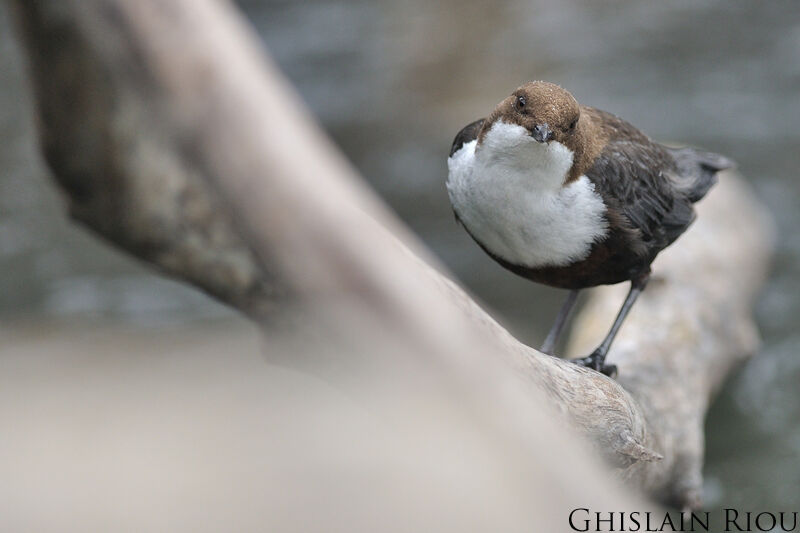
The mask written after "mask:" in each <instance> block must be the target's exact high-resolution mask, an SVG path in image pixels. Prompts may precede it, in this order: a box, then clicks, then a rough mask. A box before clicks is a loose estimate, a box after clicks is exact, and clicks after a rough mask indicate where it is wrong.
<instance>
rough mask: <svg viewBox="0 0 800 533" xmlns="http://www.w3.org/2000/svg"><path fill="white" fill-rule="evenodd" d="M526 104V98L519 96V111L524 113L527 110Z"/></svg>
mask: <svg viewBox="0 0 800 533" xmlns="http://www.w3.org/2000/svg"><path fill="white" fill-rule="evenodd" d="M526 103H527V102H526V101H525V97H524V96H517V111H522V110H523V109H525V104H526Z"/></svg>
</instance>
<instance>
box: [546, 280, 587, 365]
mask: <svg viewBox="0 0 800 533" xmlns="http://www.w3.org/2000/svg"><path fill="white" fill-rule="evenodd" d="M578 292H579V289H574V290H571V291H569V295H568V296H567V299H566V300H564V305H562V306H561V310H560V311H559V312H558V316H557V317H556V321H555V323H553V327H552V328H550V333H548V334H547V337H546V338H545V339H544V343H543V344H542V347H541V348H540V349H539V351H540V352H542V353H546V354H547V355H553V350H554V349H555V347H556V344H557V343H558V339H559V337H561V332H562V331H564V326H565V325H566V324H567V322H568V320H569V315H570V313H571V312H572V309H573V308H574V307H575V302H576V301H578Z"/></svg>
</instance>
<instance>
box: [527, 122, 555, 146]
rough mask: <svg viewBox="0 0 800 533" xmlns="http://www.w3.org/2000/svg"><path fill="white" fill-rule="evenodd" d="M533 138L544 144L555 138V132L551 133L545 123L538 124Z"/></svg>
mask: <svg viewBox="0 0 800 533" xmlns="http://www.w3.org/2000/svg"><path fill="white" fill-rule="evenodd" d="M531 137H533V138H534V139H535V140H536V141H537V142H540V143H544V142H547V141H549V140H550V139H552V138H553V132H552V131H550V127H549V126H548V125H547V122H545V123H544V124H537V125H535V126H534V127H533V131H531Z"/></svg>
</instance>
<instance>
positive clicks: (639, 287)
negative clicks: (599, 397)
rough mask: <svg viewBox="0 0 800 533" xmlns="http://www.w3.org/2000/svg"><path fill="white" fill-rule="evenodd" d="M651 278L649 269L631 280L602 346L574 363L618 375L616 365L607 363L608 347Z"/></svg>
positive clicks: (607, 373) (609, 374)
mask: <svg viewBox="0 0 800 533" xmlns="http://www.w3.org/2000/svg"><path fill="white" fill-rule="evenodd" d="M649 279H650V272H649V271H648V272H647V273H645V274H642V275H640V276H638V277H636V278H634V279H632V280H631V290H630V291H628V296H627V297H626V298H625V302H624V303H623V304H622V308H621V309H620V310H619V313H618V314H617V318H616V319H615V320H614V324H613V325H612V326H611V330H609V332H608V335H606V338H605V339H603V342H602V343H600V346H598V347H597V349H596V350H595V351H593V352H592V354H591V355H589V356H587V357H583V358H581V359H573V361H572V362H573V363H575V364H578V365H581V366H585V367H588V368H592V369H594V370H597V371H598V372H602V373H603V374H605V375H606V376H611V377H614V376H616V375H617V367H616V365H606V364H605V360H606V354H608V349H609V348H611V343H612V342H614V337H616V336H617V332H618V331H619V328H620V327H622V323H623V322H624V321H625V317H626V316H628V312H629V311H630V310H631V307H633V303H634V302H635V301H636V298H638V297H639V294H641V292H642V291H643V290H644V288H645V286H647V281H648V280H649Z"/></svg>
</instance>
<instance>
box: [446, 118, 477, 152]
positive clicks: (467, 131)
mask: <svg viewBox="0 0 800 533" xmlns="http://www.w3.org/2000/svg"><path fill="white" fill-rule="evenodd" d="M485 120H486V119H485V118H481V119H478V120H476V121H475V122H471V123H469V124H467V125H466V126H464V127H463V128H461V131H459V132H458V135H456V138H455V139H453V146H451V147H450V155H451V156H452V155H453V154H454V153H456V152H458V151H459V150H461V147H462V146H464V145H465V144H467V143H469V142H472V141H474V140H475V139H477V138H478V134H479V133H480V132H481V128H482V127H483V122H484V121H485Z"/></svg>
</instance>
